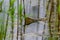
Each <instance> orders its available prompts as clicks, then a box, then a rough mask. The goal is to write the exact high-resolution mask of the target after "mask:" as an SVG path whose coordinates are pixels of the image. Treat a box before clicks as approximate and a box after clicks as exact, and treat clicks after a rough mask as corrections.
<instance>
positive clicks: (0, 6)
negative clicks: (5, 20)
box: [0, 0, 4, 12]
mask: <svg viewBox="0 0 60 40" xmlns="http://www.w3.org/2000/svg"><path fill="white" fill-rule="evenodd" d="M3 2H4V0H2V1H0V12H2V4H3Z"/></svg>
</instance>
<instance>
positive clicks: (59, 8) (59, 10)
mask: <svg viewBox="0 0 60 40" xmlns="http://www.w3.org/2000/svg"><path fill="white" fill-rule="evenodd" d="M58 12H59V13H60V5H59V6H58Z"/></svg>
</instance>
